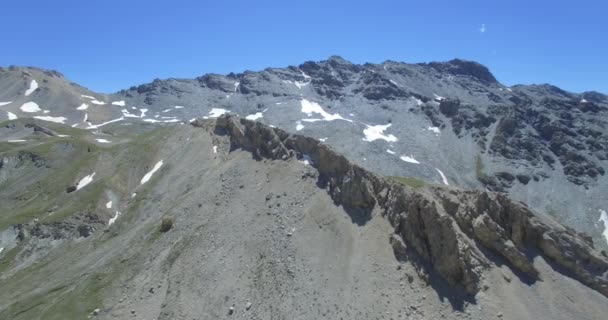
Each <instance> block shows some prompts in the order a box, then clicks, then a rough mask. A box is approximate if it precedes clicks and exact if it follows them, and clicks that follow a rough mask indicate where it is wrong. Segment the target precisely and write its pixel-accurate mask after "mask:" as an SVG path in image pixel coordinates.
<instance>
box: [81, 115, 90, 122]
mask: <svg viewBox="0 0 608 320" xmlns="http://www.w3.org/2000/svg"><path fill="white" fill-rule="evenodd" d="M88 119H89V114H88V113H85V114H84V119H83V120H82V122H87V120H88Z"/></svg>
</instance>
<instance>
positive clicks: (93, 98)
mask: <svg viewBox="0 0 608 320" xmlns="http://www.w3.org/2000/svg"><path fill="white" fill-rule="evenodd" d="M80 96H81V97H83V98H87V99H91V100H95V99H97V98H95V97H91V96H87V95H86V94H81V95H80Z"/></svg>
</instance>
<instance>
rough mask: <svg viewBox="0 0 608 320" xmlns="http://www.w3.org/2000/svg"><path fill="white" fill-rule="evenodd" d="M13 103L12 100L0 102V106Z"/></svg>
mask: <svg viewBox="0 0 608 320" xmlns="http://www.w3.org/2000/svg"><path fill="white" fill-rule="evenodd" d="M11 103H13V102H12V101H6V102H0V107H2V106H5V105H7V104H11Z"/></svg>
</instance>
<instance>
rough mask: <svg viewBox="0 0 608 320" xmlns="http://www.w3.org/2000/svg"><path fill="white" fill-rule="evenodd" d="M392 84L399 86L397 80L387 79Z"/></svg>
mask: <svg viewBox="0 0 608 320" xmlns="http://www.w3.org/2000/svg"><path fill="white" fill-rule="evenodd" d="M389 81H390V82H391V83H392V84H394V85H396V86H397V87H398V86H399V84H398V83H397V82H395V80H389Z"/></svg>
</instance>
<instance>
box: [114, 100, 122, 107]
mask: <svg viewBox="0 0 608 320" xmlns="http://www.w3.org/2000/svg"><path fill="white" fill-rule="evenodd" d="M112 105H113V106H120V107H124V106H125V101H124V100H122V101H113V102H112Z"/></svg>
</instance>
